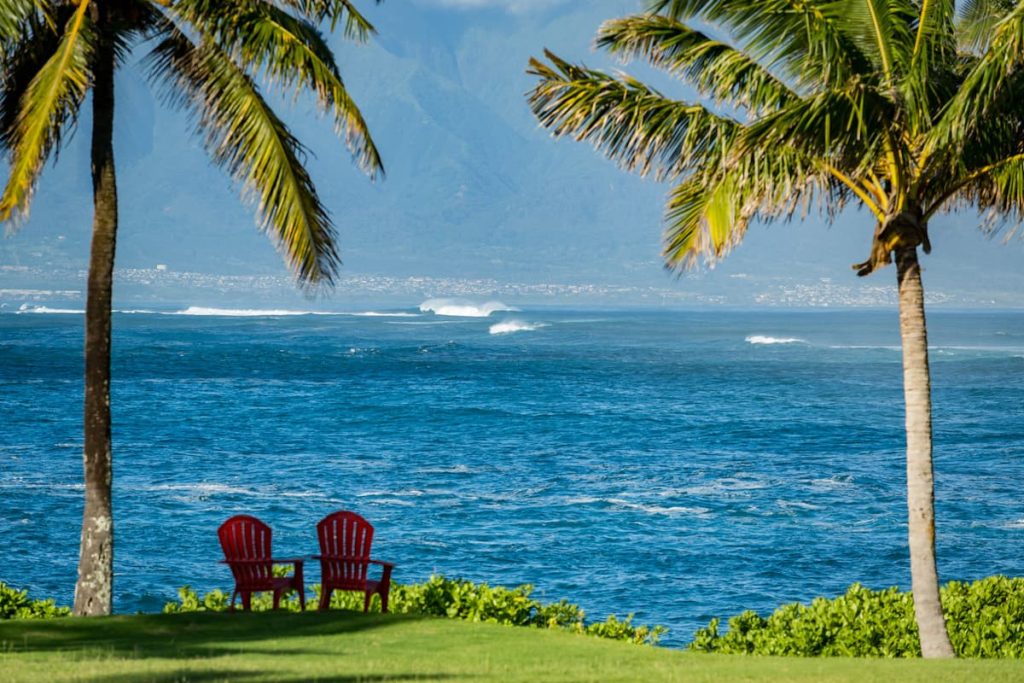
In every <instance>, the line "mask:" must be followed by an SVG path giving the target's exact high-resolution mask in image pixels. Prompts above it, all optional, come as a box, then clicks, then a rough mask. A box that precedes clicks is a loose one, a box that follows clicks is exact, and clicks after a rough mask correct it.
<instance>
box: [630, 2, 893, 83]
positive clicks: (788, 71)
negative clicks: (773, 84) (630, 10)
mask: <svg viewBox="0 0 1024 683" xmlns="http://www.w3.org/2000/svg"><path fill="white" fill-rule="evenodd" d="M837 4H838V3H836V2H834V1H833V0H758V1H757V2H751V1H750V0H649V2H648V9H649V11H650V12H651V13H655V14H661V15H663V16H666V17H668V18H670V19H675V20H677V21H682V22H684V23H685V22H686V21H687V20H690V19H695V20H698V21H701V22H704V23H706V24H711V25H714V26H717V27H719V28H721V29H723V30H725V31H726V32H727V33H728V34H729V35H730V36H732V37H734V38H735V39H736V40H737V41H739V44H738V48H739V49H740V50H741V51H743V52H745V53H747V54H748V55H749V56H750V57H751V58H752V59H754V60H755V61H757V62H758V63H760V64H763V65H765V66H766V67H767V68H769V69H771V70H776V69H778V70H779V71H780V72H781V73H783V74H784V75H785V76H786V77H787V78H788V79H790V80H791V81H792V82H794V83H795V84H796V85H797V86H798V87H800V88H813V87H815V86H820V85H823V84H824V85H830V84H835V83H841V82H843V81H845V80H847V79H848V78H849V77H851V76H853V75H860V76H864V77H866V76H870V75H872V74H873V73H874V72H875V67H874V64H873V63H872V62H871V60H869V59H868V58H867V57H866V56H865V55H864V54H863V53H862V52H861V51H860V49H859V48H858V46H857V45H856V44H855V43H854V42H853V41H851V40H850V37H849V35H847V33H846V32H845V31H844V30H843V20H842V17H841V16H836V11H835V6H836V5H837Z"/></svg>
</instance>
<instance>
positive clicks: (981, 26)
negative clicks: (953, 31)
mask: <svg viewBox="0 0 1024 683" xmlns="http://www.w3.org/2000/svg"><path fill="white" fill-rule="evenodd" d="M1017 4H1019V3H1018V0H963V6H962V8H961V10H960V21H959V23H958V25H957V30H958V33H959V37H960V43H961V45H962V46H963V48H964V49H965V50H971V51H973V52H975V53H978V54H981V53H982V52H985V50H987V49H988V47H989V44H990V43H991V40H992V36H993V34H994V33H995V27H996V24H998V23H999V22H1000V21H1002V20H1003V19H1004V18H1005V17H1006V15H1007V14H1008V13H1009V12H1010V11H1011V10H1013V8H1014V7H1015V6H1016V5H1017Z"/></svg>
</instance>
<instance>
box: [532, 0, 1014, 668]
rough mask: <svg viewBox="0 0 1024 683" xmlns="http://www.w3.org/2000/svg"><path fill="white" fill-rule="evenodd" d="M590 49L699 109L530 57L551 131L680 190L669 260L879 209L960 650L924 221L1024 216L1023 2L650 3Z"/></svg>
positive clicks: (875, 259)
mask: <svg viewBox="0 0 1024 683" xmlns="http://www.w3.org/2000/svg"><path fill="white" fill-rule="evenodd" d="M597 45H598V46H599V47H601V48H603V49H606V50H608V51H609V52H611V53H612V54H613V55H616V56H617V57H619V58H621V59H622V60H624V61H628V60H631V59H634V58H643V59H646V60H647V61H648V62H650V63H651V64H652V65H654V66H656V67H659V68H662V69H664V70H666V71H667V72H669V73H670V74H672V75H674V76H677V77H679V78H680V79H682V80H683V81H684V82H685V83H686V84H688V85H689V86H690V87H691V88H692V89H693V90H694V91H695V92H696V93H697V99H698V100H700V101H697V102H685V101H679V100H675V99H671V98H669V97H668V96H665V95H663V94H661V93H660V92H658V91H656V90H655V89H653V88H651V87H648V86H647V85H645V84H643V83H641V82H640V81H638V80H636V79H634V78H631V77H629V76H628V75H609V74H606V73H603V72H601V71H595V70H591V69H588V68H585V67H582V66H577V65H573V64H570V63H567V62H565V61H563V60H562V59H559V58H558V57H557V56H556V55H554V54H552V53H551V52H547V53H546V54H547V62H543V61H539V60H536V59H533V60H531V62H530V68H529V73H530V74H532V75H533V76H536V77H537V79H538V82H537V83H536V85H535V86H534V88H533V89H532V90H531V92H530V93H529V101H530V106H531V107H532V109H533V112H534V114H535V115H536V116H537V118H538V119H539V120H540V122H541V124H542V125H543V126H545V127H546V128H549V129H551V130H552V131H553V133H554V135H556V136H562V135H571V136H573V137H574V138H576V139H577V140H580V141H589V142H591V143H592V144H593V145H594V146H595V147H596V148H597V149H598V150H600V151H601V152H603V153H604V154H605V155H606V156H608V157H609V158H611V159H613V160H614V161H616V162H618V163H619V164H620V165H621V166H622V167H623V168H625V169H627V170H629V171H635V172H638V173H640V174H642V175H651V176H653V177H655V178H657V179H660V180H671V181H673V182H674V183H675V186H674V187H673V188H672V190H671V192H670V194H669V197H668V203H667V208H666V213H665V247H664V257H665V261H666V265H667V266H668V267H670V268H673V269H683V268H688V267H691V266H694V265H695V264H697V262H698V261H700V260H702V259H703V260H704V261H706V262H714V261H715V260H716V259H719V258H721V257H723V256H724V255H725V254H726V253H728V251H729V250H730V249H731V248H732V247H733V246H735V245H736V244H737V243H738V242H739V241H740V240H742V238H743V235H744V233H745V232H746V229H747V226H748V225H749V224H750V222H751V221H752V220H758V221H761V222H770V221H772V220H776V219H780V218H789V217H792V216H793V215H794V214H795V213H796V212H798V211H804V210H806V208H807V207H808V206H811V205H818V206H820V207H823V208H824V210H825V211H826V212H827V215H828V217H829V219H832V218H834V217H835V215H836V214H837V213H838V212H839V211H840V210H841V209H842V208H843V207H844V206H846V204H847V203H848V202H851V201H853V202H856V203H858V204H859V205H860V206H862V207H865V208H866V209H867V210H868V211H869V212H870V214H871V215H872V216H873V217H874V226H873V229H872V232H871V240H870V244H871V248H870V255H869V257H868V258H867V259H866V260H865V261H864V262H863V263H859V264H857V265H855V266H854V268H855V269H856V270H857V273H858V274H859V275H868V274H869V273H871V272H873V271H875V270H877V269H879V268H881V267H882V266H884V265H886V264H888V263H891V261H892V257H893V255H895V259H896V278H897V287H898V292H899V308H900V334H901V337H902V340H903V381H904V396H905V400H906V434H907V504H908V511H909V524H908V527H909V545H910V564H911V579H912V587H913V594H914V604H915V613H916V619H917V624H918V627H919V631H920V636H921V649H922V653H923V655H924V656H925V657H950V656H953V649H952V647H951V646H950V641H949V637H948V635H947V631H946V625H945V621H944V618H943V614H942V607H941V604H940V602H939V584H938V574H937V570H936V564H935V518H934V487H933V468H932V430H931V387H930V379H929V370H928V345H927V334H926V327H925V317H924V296H923V289H922V284H921V271H920V267H919V265H918V251H917V250H918V247H921V248H922V249H923V251H924V252H925V253H928V252H929V251H930V249H931V247H930V244H929V240H928V222H929V220H930V219H931V218H932V217H933V216H934V215H936V214H937V213H939V212H942V211H951V210H956V209H962V208H974V209H977V210H978V211H979V212H980V213H983V214H986V220H985V221H984V223H983V225H984V226H985V227H987V228H989V229H998V228H999V227H1001V226H1002V225H1003V224H1005V223H1006V222H1007V219H1016V220H1019V219H1020V218H1021V217H1022V213H1024V109H1022V108H1021V102H1024V1H1022V0H971V1H969V2H965V3H963V6H962V7H961V8H960V10H959V14H958V10H957V8H956V6H955V2H954V0H757V1H756V2H752V1H751V0H652V1H650V2H648V11H647V12H646V13H643V14H639V15H636V16H628V17H624V18H621V19H616V20H612V21H608V22H606V23H605V24H604V25H602V26H601V28H600V30H599V34H598V38H597Z"/></svg>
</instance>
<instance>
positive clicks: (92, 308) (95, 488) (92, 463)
mask: <svg viewBox="0 0 1024 683" xmlns="http://www.w3.org/2000/svg"><path fill="white" fill-rule="evenodd" d="M95 6H97V10H98V12H97V14H98V16H97V17H96V19H97V25H98V30H99V32H100V35H99V41H98V45H97V49H96V53H95V64H94V67H93V69H94V70H93V78H94V85H93V89H92V96H93V101H92V104H93V124H92V186H93V205H94V214H93V223H92V253H91V256H90V258H89V285H88V295H87V301H86V310H85V444H84V450H83V454H82V460H83V465H84V469H85V511H84V513H83V516H82V540H81V547H80V550H79V560H78V583H77V584H76V585H75V607H74V613H75V614H76V615H82V616H89V615H97V614H110V613H111V610H112V608H113V585H114V518H113V511H112V506H111V475H112V470H111V446H110V328H111V293H112V288H113V279H114V247H115V242H116V238H117V182H116V178H115V175H114V145H113V128H114V62H115V57H114V49H113V41H112V40H111V28H110V21H109V14H108V13H109V3H96V5H95Z"/></svg>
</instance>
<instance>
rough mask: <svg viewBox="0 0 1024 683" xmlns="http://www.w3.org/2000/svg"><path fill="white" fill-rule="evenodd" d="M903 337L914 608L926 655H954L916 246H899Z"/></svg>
mask: <svg viewBox="0 0 1024 683" xmlns="http://www.w3.org/2000/svg"><path fill="white" fill-rule="evenodd" d="M896 270H897V278H898V283H899V300H900V337H901V338H902V341H903V395H904V402H905V405H906V431H907V508H908V513H909V514H908V519H907V522H908V524H907V527H908V535H909V542H910V578H911V586H912V589H913V593H914V614H915V616H916V618H917V628H918V631H919V632H920V635H921V654H922V655H923V656H924V657H925V658H940V657H953V656H954V653H953V646H952V645H951V644H950V642H949V634H948V633H947V631H946V620H945V618H944V617H943V614H942V604H941V602H940V600H939V574H938V570H937V568H936V564H935V481H934V473H933V468H932V399H931V378H930V375H929V369H928V332H927V328H926V325H925V318H924V287H923V285H922V284H921V266H920V265H919V264H918V261H917V247H909V248H902V249H899V250H897V252H896Z"/></svg>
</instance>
